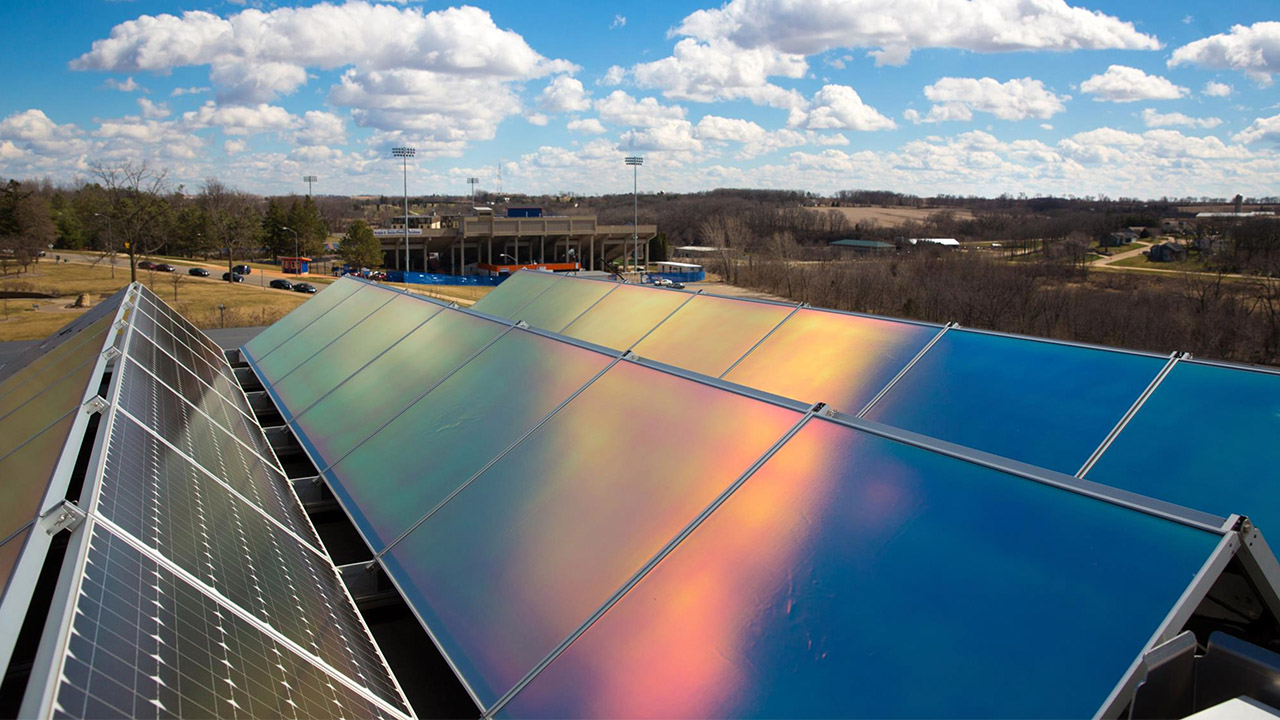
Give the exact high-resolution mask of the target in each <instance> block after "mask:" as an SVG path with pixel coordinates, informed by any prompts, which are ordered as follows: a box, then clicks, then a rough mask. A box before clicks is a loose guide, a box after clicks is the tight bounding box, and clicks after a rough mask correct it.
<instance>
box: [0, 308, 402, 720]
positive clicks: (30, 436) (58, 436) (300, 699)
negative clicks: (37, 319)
mask: <svg viewBox="0 0 1280 720" xmlns="http://www.w3.org/2000/svg"><path fill="white" fill-rule="evenodd" d="M16 365H17V367H16V369H15V370H14V371H13V372H11V373H10V374H9V376H8V377H7V378H6V379H5V380H4V381H3V383H0V442H2V443H3V445H4V447H3V448H2V449H0V492H3V494H4V497H5V498H6V503H5V505H4V509H3V511H2V512H0V522H3V523H4V524H3V526H2V527H0V537H3V538H4V539H5V541H4V543H3V545H0V558H2V559H3V561H4V565H3V570H4V571H5V574H4V575H3V576H0V579H7V580H8V583H7V585H6V586H5V589H4V594H3V596H2V597H0V667H5V666H8V664H9V661H10V658H11V654H12V653H13V652H14V651H15V641H16V636H17V634H18V630H19V628H20V627H21V626H22V623H23V618H24V617H26V616H27V613H28V612H29V611H30V612H33V613H35V612H42V611H43V608H31V607H29V606H30V604H31V600H32V588H33V586H34V585H35V578H36V576H37V575H38V574H39V573H40V571H41V569H42V567H43V566H44V564H45V562H46V559H47V558H49V557H51V556H50V550H51V546H52V538H53V536H54V535H56V534H58V533H61V532H65V531H70V533H71V534H70V537H69V539H68V543H67V550H66V555H65V559H64V560H63V561H62V562H63V565H62V567H63V571H62V573H61V575H60V576H59V577H58V581H57V582H58V586H57V589H56V591H55V592H54V596H53V601H52V603H51V604H50V607H49V608H48V618H47V620H46V622H45V625H44V631H43V634H42V636H41V638H40V640H39V648H38V652H37V653H36V655H35V660H34V662H33V669H32V671H31V675H30V679H29V681H28V684H27V688H26V692H25V695H24V696H23V701H22V702H23V705H22V714H23V715H39V716H48V715H57V716H66V717H123V716H127V717H159V716H193V717H215V716H217V717H222V716H240V715H245V716H251V717H326V718H327V717H388V718H395V717H407V716H409V715H411V710H410V708H409V706H408V704H407V701H406V699H405V696H404V694H403V692H402V691H401V689H400V687H399V685H398V684H397V682H396V680H395V678H394V677H393V675H392V674H391V672H390V669H389V668H388V666H387V664H386V662H385V660H384V659H383V657H382V654H381V651H380V650H379V649H378V647H377V646H376V644H375V643H374V641H373V638H372V636H371V635H370V633H369V630H368V628H367V627H366V625H365V623H364V620H363V619H362V618H361V617H360V615H359V613H358V612H357V610H356V607H355V604H354V602H353V601H352V599H351V597H350V595H349V594H348V592H347V590H346V587H345V586H344V585H343V583H342V580H341V578H340V575H339V573H338V570H337V568H336V567H335V566H334V565H333V563H332V561H331V560H330V559H329V557H328V556H327V555H326V554H325V552H324V550H323V549H322V547H321V545H320V541H319V539H318V537H317V535H316V533H315V530H314V529H313V527H312V525H311V522H310V520H309V519H308V518H307V516H306V514H305V512H304V511H303V508H302V505H301V503H300V502H299V500H298V497H297V495H296V494H295V492H294V490H293V487H292V486H291V484H290V483H289V481H288V479H287V478H286V477H285V475H284V472H283V470H282V469H281V466H280V463H279V461H278V459H277V458H276V456H275V454H274V453H273V451H272V449H271V446H270V444H269V443H268V442H267V439H266V437H265V436H264V434H263V431H262V428H261V427H260V426H259V425H258V423H257V421H256V420H255V419H254V416H253V414H252V411H251V408H250V406H249V403H248V400H247V399H246V397H245V395H244V393H243V392H242V391H241V389H240V387H239V385H238V383H237V382H236V379H235V374H234V372H233V370H232V368H231V367H230V365H228V364H227V362H226V359H225V358H224V357H223V355H222V352H221V351H220V350H219V348H218V347H217V346H216V345H215V344H214V343H212V342H211V341H210V340H209V339H208V338H207V337H205V336H204V335H203V334H202V333H200V332H199V330H197V329H196V328H195V327H194V326H192V325H191V324H190V323H189V322H188V321H187V320H186V319H184V318H183V317H182V316H181V315H179V314H178V313H176V312H174V311H173V310H172V309H171V308H169V307H168V306H167V305H166V304H165V303H164V302H163V301H162V300H160V299H159V298H158V297H156V296H155V295H154V294H153V293H151V292H150V291H149V290H148V289H146V288H145V287H144V286H142V285H137V284H135V285H131V286H129V287H128V288H127V289H126V290H125V291H122V292H121V293H119V294H117V295H116V296H114V297H113V298H111V299H110V300H109V301H107V302H104V303H102V304H100V305H99V306H98V307H97V308H95V310H93V311H91V313H90V314H89V315H87V316H86V317H85V318H82V319H81V320H79V321H77V322H76V323H73V325H72V326H71V327H70V328H69V330H68V331H64V332H63V333H60V334H59V337H57V338H56V341H54V342H47V343H44V344H43V345H42V346H41V347H38V348H36V351H35V352H34V353H32V354H31V355H30V356H29V357H27V358H24V359H23V360H21V361H20V362H19V363H17V364H16ZM11 498H13V499H14V501H12V502H10V499H11Z"/></svg>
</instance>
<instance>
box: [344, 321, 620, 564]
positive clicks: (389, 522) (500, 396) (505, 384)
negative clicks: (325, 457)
mask: <svg viewBox="0 0 1280 720" xmlns="http://www.w3.org/2000/svg"><path fill="white" fill-rule="evenodd" d="M611 359H612V358H610V357H609V356H607V355H602V354H600V353H597V352H592V351H590V350H584V349H582V348H579V347H575V346H573V345H569V344H567V343H562V342H557V341H555V340H550V339H548V338H544V337H541V336H539V335H536V334H534V333H531V332H527V331H523V330H513V331H511V332H509V333H507V334H505V335H503V336H502V337H501V338H500V339H499V340H498V341H497V342H495V343H494V344H493V345H490V346H489V347H488V348H486V349H485V351H484V352H482V353H480V355H479V356H477V357H476V358H475V359H474V360H472V361H471V362H469V363H467V364H466V365H464V366H463V367H462V368H461V369H460V370H458V372H456V373H454V374H453V375H451V376H449V378H448V379H447V380H445V381H444V382H443V383H441V384H440V385H439V386H437V387H436V388H435V389H433V390H432V391H431V392H429V393H427V395H426V396H425V397H423V398H422V399H421V400H419V401H418V402H417V403H415V404H414V405H413V406H412V407H410V408H408V409H407V410H405V411H404V413H403V414H401V415H400V416H399V417H397V418H396V419H395V420H393V421H392V422H391V423H390V424H389V425H387V426H386V427H385V428H383V429H382V430H381V431H380V432H379V433H378V434H377V435H374V436H373V437H371V438H369V440H368V441H366V442H364V443H363V444H361V445H360V446H359V447H357V448H356V449H355V450H353V451H352V452H351V454H350V455H347V456H346V458H345V459H343V460H342V461H341V462H339V463H338V464H337V465H335V466H334V467H333V468H332V469H331V470H330V471H329V473H328V476H329V478H330V479H331V480H332V482H331V483H330V486H331V487H333V489H334V492H335V493H337V494H338V495H339V496H343V495H344V494H345V496H346V497H342V498H341V499H343V500H344V501H345V503H344V504H346V506H347V507H349V508H352V516H353V518H354V519H355V521H356V525H357V526H358V527H359V529H360V530H361V531H362V533H363V534H364V536H365V538H366V539H367V540H368V541H369V543H370V545H372V546H373V548H374V550H381V549H383V548H384V547H386V546H387V545H388V544H389V543H391V542H393V541H395V540H396V538H398V537H400V535H402V534H403V533H405V532H406V531H408V530H409V528H410V526H412V524H413V523H414V522H416V521H417V520H418V519H420V518H421V517H423V516H424V515H426V514H427V512H428V511H429V510H431V509H432V508H434V507H435V506H436V505H438V504H439V503H440V502H441V501H443V500H444V499H445V498H446V497H447V496H448V495H449V493H451V492H453V491H454V490H456V489H457V488H459V487H460V486H461V485H462V484H463V483H464V482H466V481H467V480H468V479H469V478H471V477H472V476H473V475H474V474H475V473H476V472H478V471H479V470H480V469H481V468H483V467H484V466H485V464H486V463H488V462H489V461H490V460H492V459H493V458H495V457H497V456H498V454H499V453H501V452H502V451H503V450H504V449H506V448H507V447H508V446H509V445H511V444H512V443H514V442H516V441H517V440H519V439H520V437H521V436H522V435H524V434H525V433H526V432H528V431H529V430H532V429H533V428H534V426H535V425H536V424H537V423H538V422H539V421H541V420H542V419H543V418H544V417H545V416H546V415H547V414H548V413H550V412H551V411H552V410H554V409H555V408H556V407H557V406H558V405H560V404H561V403H563V402H564V401H565V400H567V399H568V398H569V396H570V395H571V394H573V393H574V392H575V391H577V390H578V389H579V388H581V387H583V386H584V385H586V384H587V382H588V381H590V380H591V378H592V377H594V376H595V375H596V374H597V373H599V372H600V371H601V370H603V369H604V368H605V366H606V365H607V364H608V363H609V362H610V360H611ZM494 408H502V411H501V412H498V413H495V412H493V409H494Z"/></svg>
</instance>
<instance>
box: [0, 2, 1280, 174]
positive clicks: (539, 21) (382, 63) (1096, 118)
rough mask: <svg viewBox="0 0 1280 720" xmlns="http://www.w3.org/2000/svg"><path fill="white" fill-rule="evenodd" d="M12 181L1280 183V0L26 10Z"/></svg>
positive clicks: (9, 15)
mask: <svg viewBox="0 0 1280 720" xmlns="http://www.w3.org/2000/svg"><path fill="white" fill-rule="evenodd" d="M0 67H2V68H4V76H3V79H0V177H14V178H19V179H25V178H42V177H49V178H52V179H53V180H54V181H55V182H77V181H83V180H86V179H90V178H91V177H92V169H91V167H92V164H93V163H105V164H115V163H121V162H124V161H134V162H139V161H143V160H145V161H147V162H148V163H149V164H150V165H151V166H152V167H156V168H162V169H164V170H165V171H166V172H167V176H166V177H167V179H168V181H169V182H170V184H171V185H172V186H173V187H175V188H176V187H177V186H179V185H180V186H182V187H183V188H184V189H185V190H186V191H188V192H194V191H198V189H199V187H200V185H201V184H202V183H203V182H204V181H205V180H206V179H208V178H218V179H219V180H221V181H223V182H225V183H227V184H230V185H232V186H235V187H238V188H240V189H243V190H246V191H249V192H254V193H262V194H289V193H296V192H304V191H305V190H306V184H305V183H303V182H302V177H303V176H304V175H314V176H317V177H318V178H319V180H318V181H317V182H316V184H315V187H314V192H315V193H316V194H342V195H361V194H388V195H398V194H400V193H401V192H402V190H403V182H404V177H403V174H402V173H403V172H404V167H403V166H402V163H401V161H400V160H399V159H396V158H392V157H391V148H392V147H396V146H410V147H414V148H416V149H417V155H416V157H414V158H413V159H412V160H410V161H409V162H408V168H407V173H408V179H407V182H408V190H409V193H410V194H435V193H441V194H464V193H466V192H467V191H468V190H469V189H470V186H469V185H468V184H467V182H466V179H467V178H468V177H476V178H479V180H480V182H479V185H478V187H479V189H482V190H490V191H497V190H500V189H501V190H502V191H503V192H504V193H530V194H541V193H557V194H559V193H576V194H592V195H594V194H605V193H621V192H630V191H631V189H632V182H633V176H632V170H633V169H632V168H630V167H627V166H625V165H624V163H623V158H624V157H626V156H628V155H639V156H642V157H644V165H643V166H642V167H640V168H639V169H638V170H637V171H636V172H637V176H636V177H635V178H634V179H635V182H637V183H638V184H639V187H640V189H641V191H643V192H656V191H660V190H661V191H667V192H691V191H700V190H709V189H713V188H718V187H739V188H781V189H795V190H807V191H811V192H816V193H823V194H826V193H832V192H835V191H838V190H852V189H872V190H892V191H897V192H903V193H911V194H917V195H935V194H950V195H982V196H996V195H1000V194H1002V193H1009V194H1012V195H1017V194H1020V193H1026V194H1028V195H1039V194H1053V195H1060V196H1077V197H1087V196H1099V195H1106V196H1110V197H1113V198H1115V197H1137V198H1160V197H1166V196H1167V197H1186V196H1192V197H1199V196H1210V197H1231V196H1233V195H1235V194H1236V193H1242V194H1244V195H1245V196H1249V197H1259V196H1275V195H1280V90H1278V89H1277V86H1276V84H1275V81H1276V79H1277V76H1278V75H1280V3H1276V2H1275V0H1234V1H1233V2H1228V3H1223V2H1215V3H1209V2H1205V1H1204V0H1167V1H1165V2H1161V3H1153V2H1149V0H1071V2H1067V1H1065V0H893V1H891V2H888V1H886V0H730V1H729V2H727V3H725V4H723V5H717V4H709V3H707V2H697V1H684V0H679V1H664V0H654V1H651V2H627V3H590V2H580V1H577V2H565V1H560V0H540V1H539V2H529V1H528V0H521V1H519V2H505V1H502V2H498V1H495V2H480V3H477V4H474V5H466V4H458V5H453V4H446V3H436V2H429V3H415V2H364V1H359V2H345V3H343V2H326V3H301V4H296V5H295V4H277V3H270V2H254V1H253V0H248V1H244V0H242V1H240V2H234V1H215V2H200V1H198V0H195V1H186V2H168V1H166V2H151V1H148V0H135V1H133V2H121V1H115V2H89V1H86V2H75V1H74V0H71V1H69V2H61V3H43V2H30V3H4V4H3V6H2V7H0Z"/></svg>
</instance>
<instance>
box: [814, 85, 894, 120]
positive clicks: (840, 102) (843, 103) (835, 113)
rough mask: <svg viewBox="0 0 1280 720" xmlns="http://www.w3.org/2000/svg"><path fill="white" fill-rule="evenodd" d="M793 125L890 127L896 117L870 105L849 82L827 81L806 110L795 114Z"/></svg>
mask: <svg viewBox="0 0 1280 720" xmlns="http://www.w3.org/2000/svg"><path fill="white" fill-rule="evenodd" d="M792 120H793V122H792V123H791V124H792V125H803V126H804V127H806V128H808V129H810V130H861V131H872V130H891V129H893V128H895V127H897V124H896V123H894V121H893V120H890V119H889V118H887V117H885V116H884V115H881V114H880V111H878V110H876V109H875V108H873V107H871V106H870V105H867V104H866V103H864V102H863V101H862V97H861V96H859V95H858V91H856V90H854V89H853V88H851V87H849V86H848V85H825V86H823V88H822V89H821V90H819V91H818V92H816V93H814V96H813V102H812V103H811V104H810V108H809V110H808V112H807V113H802V114H797V115H796V116H794V117H793V118H792Z"/></svg>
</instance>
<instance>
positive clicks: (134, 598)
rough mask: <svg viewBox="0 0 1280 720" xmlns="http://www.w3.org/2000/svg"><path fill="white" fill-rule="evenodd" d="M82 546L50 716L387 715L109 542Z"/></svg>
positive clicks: (97, 536)
mask: <svg viewBox="0 0 1280 720" xmlns="http://www.w3.org/2000/svg"><path fill="white" fill-rule="evenodd" d="M91 533H92V534H91V537H90V539H89V541H88V543H87V545H88V548H87V550H88V553H87V557H86V560H85V566H84V575H83V577H82V579H81V581H80V582H79V583H78V585H79V590H78V592H77V593H76V594H75V607H74V611H73V612H72V613H71V614H70V615H69V618H70V620H71V626H70V628H68V630H69V632H67V633H66V634H65V651H64V652H62V653H59V656H60V658H61V663H60V667H59V670H58V673H57V676H56V678H55V682H56V685H55V687H54V690H53V693H52V695H51V697H50V698H49V700H48V705H47V710H45V708H43V707H42V708H41V709H42V712H41V714H56V715H58V716H61V717H161V716H164V717H173V716H178V717H233V716H235V717H238V716H247V717H316V718H327V717H342V716H346V717H396V716H398V715H400V714H401V713H398V712H397V711H396V709H395V708H392V707H391V706H389V705H387V704H386V703H383V702H379V701H378V700H376V699H375V698H373V697H372V696H370V695H368V694H367V693H366V692H364V691H362V690H359V689H357V686H355V685H354V684H353V683H351V681H350V680H347V679H344V678H343V677H341V676H339V675H336V674H334V673H332V672H330V671H329V670H328V669H327V668H325V667H324V666H323V665H322V664H320V663H319V662H317V661H316V660H314V659H312V658H309V657H307V656H305V655H303V654H302V653H301V652H299V651H298V649H297V648H296V647H293V646H291V645H290V644H289V643H287V642H285V641H283V639H282V638H280V637H279V636H275V635H273V634H270V633H268V632H266V631H265V629H264V628H263V627H261V626H258V625H255V624H254V623H252V622H251V621H250V620H249V619H248V618H246V617H245V616H244V615H242V614H241V613H238V612H236V611H235V610H234V609H232V608H230V607H227V606H225V605H223V604H222V603H221V602H219V601H218V600H216V599H215V598H214V597H212V596H210V594H208V593H207V592H206V591H202V590H201V589H200V588H199V587H197V586H196V585H193V584H191V583H190V582H188V581H187V580H186V579H184V578H183V577H182V576H180V575H178V574H176V573H175V572H174V571H173V570H172V569H171V568H170V567H167V566H165V565H162V564H161V563H159V562H157V561H156V559H154V558H152V557H149V556H148V555H146V554H145V553H143V552H142V551H141V550H140V549H138V548H136V547H134V546H133V545H132V544H130V543H128V542H126V541H125V540H123V539H122V538H120V537H117V536H116V535H115V534H113V533H111V532H109V531H106V530H104V529H103V528H102V527H94V528H92V530H91Z"/></svg>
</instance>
